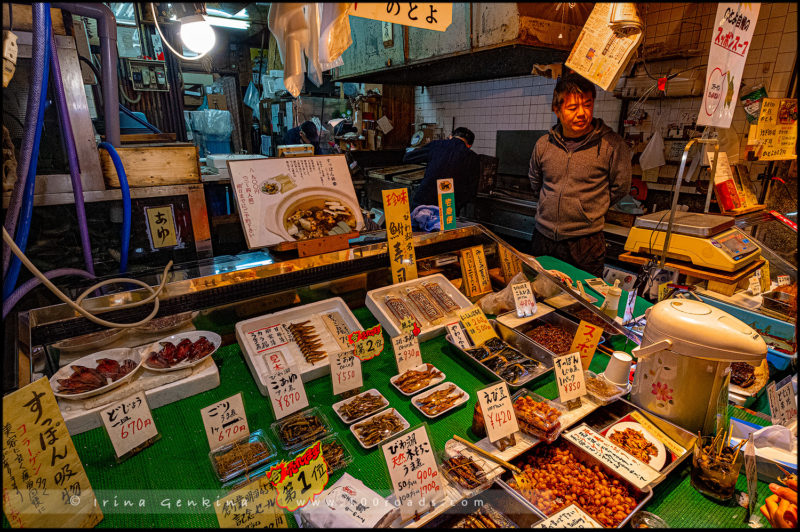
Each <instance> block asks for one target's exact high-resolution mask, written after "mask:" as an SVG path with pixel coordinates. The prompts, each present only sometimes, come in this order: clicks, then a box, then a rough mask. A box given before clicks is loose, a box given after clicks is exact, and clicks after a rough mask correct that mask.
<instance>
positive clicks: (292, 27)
mask: <svg viewBox="0 0 800 532" xmlns="http://www.w3.org/2000/svg"><path fill="white" fill-rule="evenodd" d="M304 6H305V4H289V3H283V2H273V3H272V4H270V8H269V20H268V23H267V25H268V27H269V31H271V32H272V34H273V35H274V36H275V41H276V42H277V43H278V51H279V53H280V56H281V61H282V62H283V82H284V84H285V85H286V90H288V91H289V93H290V94H291V95H292V96H293V97H294V98H297V96H299V95H300V91H301V90H302V89H303V81H304V80H305V71H306V67H305V61H304V60H303V52H304V50H306V49H307V48H308V43H309V38H310V30H309V27H308V21H307V20H306V16H305V13H304V12H303V8H304Z"/></svg>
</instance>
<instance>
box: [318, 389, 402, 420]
mask: <svg viewBox="0 0 800 532" xmlns="http://www.w3.org/2000/svg"><path fill="white" fill-rule="evenodd" d="M366 394H378V397H380V398H381V399H383V401H384V403H385V404H384V405H383V406H379V407H378V408H377V409H376V410H373V411H372V412H370V413H369V414H364V415H363V416H361V417H357V418H355V419H349V420H348V419H345V418H344V416H343V415H342V413H341V412H339V410H338V409H339V407H340V406H342V405H343V404H345V403H349V402H350V401H354V400H355V399H356V397H361V396H362V395H366ZM387 406H389V400H388V399H386V398H385V397H384V396H383V394H382V393H381V392H379V391H378V390H376V389H375V388H372V389H371V390H367V391H366V392H361V393H360V394H358V395H354V396H353V397H348V398H347V399H342V400H341V401H339V402H338V403H333V405H332V406H331V408H333V412H334V413H335V414H336V415H337V416H339V419H341V420H342V423H344V424H345V425H351V424H353V423H355V422H356V421H361V420H362V419H364V418H365V417H367V416H371V415H372V414H375V413H376V412H380V411H382V410H383V409H384V408H386V407H387Z"/></svg>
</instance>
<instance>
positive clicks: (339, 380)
mask: <svg viewBox="0 0 800 532" xmlns="http://www.w3.org/2000/svg"><path fill="white" fill-rule="evenodd" d="M329 358H330V359H331V379H332V380H333V395H339V394H340V393H344V392H347V391H350V390H354V389H356V388H361V385H362V384H364V382H363V378H364V377H363V375H362V374H361V359H359V358H358V357H357V356H355V355H354V354H353V351H352V350H349V351H340V352H339V353H334V355H333V356H331V357H329Z"/></svg>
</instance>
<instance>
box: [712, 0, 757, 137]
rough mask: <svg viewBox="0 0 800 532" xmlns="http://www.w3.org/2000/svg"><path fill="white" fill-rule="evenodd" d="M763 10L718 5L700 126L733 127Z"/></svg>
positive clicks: (750, 5)
mask: <svg viewBox="0 0 800 532" xmlns="http://www.w3.org/2000/svg"><path fill="white" fill-rule="evenodd" d="M760 8H761V4H759V3H738V2H737V3H734V2H720V3H719V4H717V14H716V16H715V17H714V19H713V22H714V23H713V26H712V28H713V30H712V32H711V50H710V52H709V54H708V67H707V68H706V85H705V90H704V92H703V102H702V104H701V105H700V112H699V114H698V116H697V125H698V126H716V127H721V128H729V127H731V119H732V118H733V111H734V109H735V108H736V103H737V102H738V101H739V86H740V85H741V84H742V71H743V70H744V64H745V62H746V61H747V53H748V52H749V51H750V44H751V40H752V38H753V32H754V31H755V29H756V21H757V20H758V11H759V9H760Z"/></svg>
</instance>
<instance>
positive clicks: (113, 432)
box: [100, 392, 159, 458]
mask: <svg viewBox="0 0 800 532" xmlns="http://www.w3.org/2000/svg"><path fill="white" fill-rule="evenodd" d="M100 417H101V418H102V420H103V425H104V426H105V428H106V432H108V436H109V438H111V443H112V444H113V445H114V452H116V453H117V457H118V458H121V457H123V456H126V455H128V454H135V453H136V452H138V451H140V450H141V449H143V448H144V447H146V446H147V444H148V442H149V441H151V440H154V439H156V438H158V437H159V435H158V430H157V429H156V424H155V421H153V415H152V414H151V413H150V407H149V406H148V405H147V398H146V397H145V395H144V392H139V393H137V394H136V395H132V396H131V397H127V398H125V399H123V400H122V401H120V402H119V403H116V404H113V405H111V406H109V407H108V408H106V409H104V410H103V411H102V412H100Z"/></svg>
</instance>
